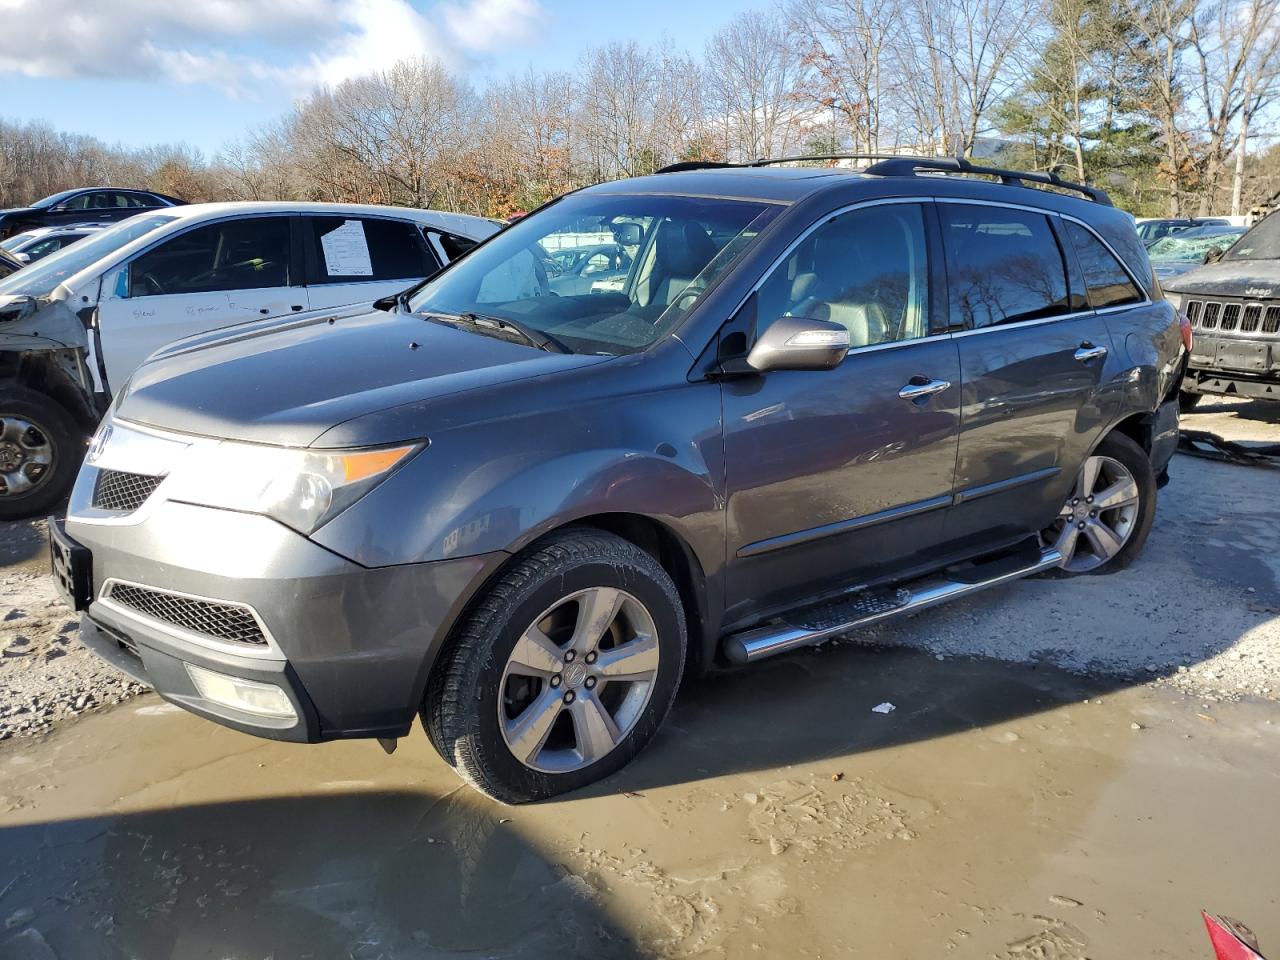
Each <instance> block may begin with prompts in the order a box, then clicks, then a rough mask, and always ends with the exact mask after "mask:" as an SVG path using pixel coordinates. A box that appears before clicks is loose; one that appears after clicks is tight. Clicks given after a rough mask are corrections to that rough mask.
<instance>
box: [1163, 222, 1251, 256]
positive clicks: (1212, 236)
mask: <svg viewBox="0 0 1280 960" xmlns="http://www.w3.org/2000/svg"><path fill="white" fill-rule="evenodd" d="M1242 233H1244V231H1243V230H1239V229H1237V230H1217V231H1214V232H1203V233H1202V232H1201V231H1200V230H1187V231H1184V232H1183V233H1178V234H1174V235H1173V236H1171V237H1164V238H1163V239H1160V240H1157V241H1156V242H1155V243H1153V244H1152V245H1151V246H1150V248H1148V250H1147V256H1148V257H1149V258H1150V259H1151V262H1152V263H1200V262H1202V261H1203V260H1204V255H1205V254H1206V253H1208V252H1209V251H1210V250H1215V249H1218V248H1219V247H1220V248H1222V249H1224V250H1225V249H1226V248H1227V247H1230V246H1231V245H1232V244H1233V243H1235V242H1236V238H1237V237H1239V236H1240V234H1242Z"/></svg>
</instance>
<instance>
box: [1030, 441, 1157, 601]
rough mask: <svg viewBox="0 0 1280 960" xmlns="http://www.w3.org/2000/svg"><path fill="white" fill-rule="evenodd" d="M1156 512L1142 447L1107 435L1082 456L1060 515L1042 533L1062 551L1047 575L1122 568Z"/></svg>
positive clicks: (1138, 548) (1152, 478) (1151, 479)
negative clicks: (1077, 472)
mask: <svg viewBox="0 0 1280 960" xmlns="http://www.w3.org/2000/svg"><path fill="white" fill-rule="evenodd" d="M1155 512H1156V480H1155V475H1154V474H1153V473H1152V470H1151V461H1150V459H1149V458H1148V457H1147V453H1146V451H1145V450H1143V449H1142V447H1140V446H1138V444H1136V443H1134V442H1133V440H1131V439H1129V438H1128V437H1126V436H1125V435H1124V434H1122V433H1112V434H1110V435H1109V436H1107V438H1106V439H1104V440H1103V441H1102V443H1100V444H1098V447H1097V449H1096V450H1095V451H1094V452H1093V454H1092V455H1090V456H1089V457H1088V458H1087V459H1086V460H1085V462H1084V464H1083V465H1082V466H1081V468H1080V473H1079V474H1078V475H1077V476H1076V482H1075V486H1074V487H1073V488H1072V491H1071V494H1070V496H1068V497H1067V501H1066V503H1064V504H1063V506H1062V509H1061V511H1059V513H1058V519H1057V520H1055V521H1054V522H1053V524H1052V525H1051V526H1050V527H1049V528H1048V529H1047V530H1045V531H1044V533H1043V534H1042V537H1043V539H1044V541H1045V543H1046V544H1047V545H1049V546H1051V547H1054V548H1055V549H1057V550H1058V551H1059V552H1060V553H1061V554H1062V564H1061V566H1060V567H1059V568H1058V569H1056V570H1054V571H1050V573H1051V575H1053V574H1056V575H1058V576H1072V575H1075V574H1083V573H1115V572H1116V571H1117V570H1123V569H1124V568H1125V567H1127V566H1128V565H1129V564H1130V563H1131V562H1132V561H1133V558H1134V557H1135V556H1137V555H1138V553H1139V552H1140V551H1141V550H1142V546H1143V544H1145V543H1146V541H1147V534H1149V533H1150V532H1151V524H1152V522H1153V521H1154V520H1155Z"/></svg>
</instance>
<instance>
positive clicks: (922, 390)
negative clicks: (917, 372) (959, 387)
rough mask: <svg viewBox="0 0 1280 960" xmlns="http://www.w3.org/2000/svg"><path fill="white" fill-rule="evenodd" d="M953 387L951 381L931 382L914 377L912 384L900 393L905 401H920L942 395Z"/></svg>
mask: <svg viewBox="0 0 1280 960" xmlns="http://www.w3.org/2000/svg"><path fill="white" fill-rule="evenodd" d="M950 386H951V381H950V380H930V379H928V378H926V377H912V378H911V382H910V383H908V384H907V385H906V386H904V387H903V388H902V389H901V390H899V391H898V396H900V397H901V398H902V399H903V400H919V399H921V398H922V397H931V396H933V395H934V394H935V393H941V392H942V391H943V390H946V389H948V388H949V387H950Z"/></svg>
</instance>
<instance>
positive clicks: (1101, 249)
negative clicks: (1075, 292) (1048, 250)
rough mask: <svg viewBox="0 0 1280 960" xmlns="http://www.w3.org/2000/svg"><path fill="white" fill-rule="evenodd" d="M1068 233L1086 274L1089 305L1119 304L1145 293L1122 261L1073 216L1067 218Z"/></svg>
mask: <svg viewBox="0 0 1280 960" xmlns="http://www.w3.org/2000/svg"><path fill="white" fill-rule="evenodd" d="M1063 223H1064V224H1065V225H1066V231H1067V236H1068V237H1069V238H1070V239H1071V245H1072V247H1073V248H1075V253H1076V258H1077V259H1078V260H1079V262H1080V272H1081V274H1082V275H1083V277H1084V287H1085V293H1086V294H1087V295H1088V297H1089V306H1091V307H1093V308H1094V309H1095V310H1099V309H1102V308H1103V307H1119V306H1124V305H1125V304H1129V303H1138V302H1139V301H1141V300H1142V293H1141V291H1139V290H1138V288H1137V287H1136V286H1134V283H1133V280H1131V279H1130V277H1129V274H1128V273H1127V272H1126V271H1125V269H1124V267H1122V266H1121V265H1120V261H1119V260H1117V259H1116V258H1115V256H1114V255H1112V253H1111V251H1110V250H1108V249H1107V248H1106V246H1105V245H1104V244H1103V243H1102V241H1101V240H1099V239H1098V238H1097V237H1095V236H1094V235H1093V234H1092V233H1090V232H1089V231H1088V230H1087V229H1085V228H1084V227H1082V226H1080V224H1078V223H1074V222H1072V221H1070V220H1064V221H1063Z"/></svg>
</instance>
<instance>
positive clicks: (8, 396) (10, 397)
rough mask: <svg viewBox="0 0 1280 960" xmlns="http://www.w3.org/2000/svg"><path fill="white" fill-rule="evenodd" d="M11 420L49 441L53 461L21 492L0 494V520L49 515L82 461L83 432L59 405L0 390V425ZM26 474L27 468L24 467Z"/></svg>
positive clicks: (20, 390)
mask: <svg viewBox="0 0 1280 960" xmlns="http://www.w3.org/2000/svg"><path fill="white" fill-rule="evenodd" d="M11 419H16V420H23V421H26V422H27V423H29V424H30V425H31V426H32V427H33V428H34V429H35V430H36V431H37V432H38V434H39V435H41V436H43V438H44V439H45V440H46V441H47V442H48V446H49V448H50V450H51V452H52V462H51V463H50V464H49V465H48V466H47V467H46V468H45V469H44V471H43V472H41V473H40V474H39V477H38V479H37V480H36V481H35V483H34V484H33V486H32V487H31V488H30V489H28V490H26V491H24V492H22V493H14V494H11V493H8V492H7V488H5V487H4V484H3V483H0V488H4V491H5V492H3V493H0V520H20V519H22V518H24V517H34V516H40V515H42V514H46V513H49V512H50V511H51V510H52V509H53V508H54V507H56V506H57V505H58V504H59V503H61V502H62V501H63V499H65V498H66V496H67V494H68V493H70V492H71V486H72V484H73V483H75V479H76V471H77V470H79V469H80V461H81V460H82V459H83V458H84V451H85V439H84V432H83V431H82V430H81V429H80V428H79V426H78V425H77V424H76V422H75V420H74V419H72V417H71V414H69V413H68V412H67V411H66V409H64V408H63V407H62V406H61V405H60V404H59V403H57V402H56V401H54V400H52V399H50V398H49V397H47V396H45V395H44V394H42V393H38V392H37V391H35V390H29V389H27V388H26V387H20V386H16V385H13V386H6V387H2V388H0V425H3V424H4V423H6V422H8V421H9V420H11ZM25 469H27V470H28V471H29V470H30V469H31V468H30V467H27V468H25Z"/></svg>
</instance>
